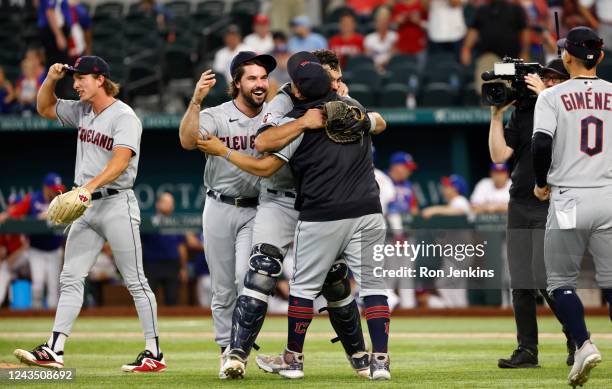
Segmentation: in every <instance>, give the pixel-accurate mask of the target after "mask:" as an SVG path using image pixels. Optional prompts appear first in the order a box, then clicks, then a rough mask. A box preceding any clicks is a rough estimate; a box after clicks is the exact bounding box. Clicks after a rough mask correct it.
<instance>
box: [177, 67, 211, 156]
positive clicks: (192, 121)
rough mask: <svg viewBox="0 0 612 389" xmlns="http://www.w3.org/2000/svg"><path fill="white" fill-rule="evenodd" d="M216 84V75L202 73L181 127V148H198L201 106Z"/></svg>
mask: <svg viewBox="0 0 612 389" xmlns="http://www.w3.org/2000/svg"><path fill="white" fill-rule="evenodd" d="M216 82H217V80H216V79H215V74H214V73H213V72H212V70H210V69H209V70H207V71H205V72H204V73H202V76H200V79H199V80H198V83H197V84H196V86H195V89H194V91H193V97H192V98H191V101H190V103H189V106H188V107H187V111H186V112H185V115H183V119H181V125H180V127H179V138H180V140H181V146H182V147H183V148H184V149H186V150H194V149H196V147H197V146H196V140H197V139H198V138H199V137H200V136H199V129H200V106H201V105H202V101H203V100H204V99H205V98H206V96H207V95H208V93H209V92H210V90H211V89H212V87H213V86H215V83H216Z"/></svg>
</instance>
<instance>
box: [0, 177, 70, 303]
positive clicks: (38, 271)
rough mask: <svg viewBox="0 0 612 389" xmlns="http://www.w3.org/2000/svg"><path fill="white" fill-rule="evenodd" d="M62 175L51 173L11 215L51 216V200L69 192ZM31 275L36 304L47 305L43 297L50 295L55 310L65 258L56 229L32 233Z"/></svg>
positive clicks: (30, 238) (12, 208)
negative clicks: (48, 211)
mask: <svg viewBox="0 0 612 389" xmlns="http://www.w3.org/2000/svg"><path fill="white" fill-rule="evenodd" d="M65 191H66V187H65V186H64V185H63V184H62V178H61V177H60V176H59V174H57V173H48V174H47V175H46V176H45V178H44V180H43V187H42V189H41V190H39V191H36V192H34V193H29V194H27V195H25V196H24V197H23V198H22V199H21V200H20V201H18V202H16V203H15V204H14V205H13V206H11V207H10V209H9V211H8V213H9V215H10V217H11V218H22V217H29V218H35V219H38V220H46V219H47V208H48V207H49V204H50V203H51V201H52V200H53V199H54V198H55V197H56V196H57V195H58V194H60V193H62V192H65ZM29 242H30V249H29V250H28V259H29V261H30V275H31V277H32V307H33V308H34V309H41V308H43V300H44V295H45V287H46V292H47V293H46V295H47V307H48V308H50V309H53V308H55V307H56V306H57V301H58V299H59V276H60V272H61V270H62V263H63V258H64V253H63V251H64V250H63V246H64V245H63V243H64V238H63V236H62V235H61V234H59V235H57V234H55V233H53V232H52V231H49V232H48V233H46V234H34V235H30V236H29Z"/></svg>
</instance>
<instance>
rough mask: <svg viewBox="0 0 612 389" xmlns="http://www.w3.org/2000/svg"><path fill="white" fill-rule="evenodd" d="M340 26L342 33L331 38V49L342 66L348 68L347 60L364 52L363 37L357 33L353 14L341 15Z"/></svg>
mask: <svg viewBox="0 0 612 389" xmlns="http://www.w3.org/2000/svg"><path fill="white" fill-rule="evenodd" d="M338 26H339V27H340V33H339V34H337V35H334V36H333V37H331V38H330V40H329V48H330V49H331V50H333V51H335V52H336V55H338V58H339V59H340V64H341V65H342V66H346V60H347V59H348V58H349V57H353V56H355V55H358V54H361V53H363V52H364V47H363V35H361V34H359V33H358V32H357V31H356V30H357V21H356V20H355V15H353V13H351V12H346V13H343V14H342V15H340V19H339V20H338Z"/></svg>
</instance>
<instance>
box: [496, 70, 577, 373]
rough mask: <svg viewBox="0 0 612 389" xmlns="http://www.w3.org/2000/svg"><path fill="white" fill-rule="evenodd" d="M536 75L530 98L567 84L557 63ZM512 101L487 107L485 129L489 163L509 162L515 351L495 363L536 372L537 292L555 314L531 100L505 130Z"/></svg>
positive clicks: (545, 205)
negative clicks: (536, 171)
mask: <svg viewBox="0 0 612 389" xmlns="http://www.w3.org/2000/svg"><path fill="white" fill-rule="evenodd" d="M540 74H541V78H540V77H539V76H538V75H536V74H529V75H527V76H525V82H526V84H527V86H528V88H529V89H530V90H532V91H533V92H534V93H535V94H539V93H540V92H542V91H543V90H544V89H546V88H550V87H552V86H555V85H557V84H559V83H561V82H563V81H565V80H567V79H569V74H568V73H567V71H566V70H565V68H564V67H563V61H562V60H560V59H555V60H553V61H551V62H550V63H549V64H548V66H547V67H545V68H543V69H542V70H541V71H540ZM515 102H516V101H513V102H512V103H510V104H508V105H505V106H502V107H496V106H492V107H491V126H490V129H489V152H490V153H491V159H492V160H493V162H494V163H505V162H506V161H507V160H508V159H510V157H514V167H513V169H512V176H511V177H512V186H511V187H510V203H509V205H508V233H507V239H508V245H507V246H508V252H507V254H508V265H509V270H510V286H511V288H512V305H513V308H514V319H515V321H516V330H517V340H518V348H517V349H516V350H515V351H514V352H513V353H512V356H511V357H510V358H508V359H500V360H499V361H498V366H499V367H500V368H529V367H538V324H537V319H536V299H537V297H538V289H540V293H541V294H542V296H543V297H544V298H545V299H546V301H547V302H548V305H549V306H550V307H551V309H552V311H553V312H554V313H555V315H556V312H555V305H554V301H552V300H551V299H550V297H549V296H548V294H547V293H546V269H545V267H544V230H545V227H546V216H547V214H548V202H542V201H539V200H538V199H537V198H536V197H535V196H534V195H533V183H534V182H535V174H534V171H533V165H532V161H531V159H532V157H531V137H532V135H533V114H534V109H535V99H534V101H533V104H527V106H526V105H525V104H517V108H516V109H515V110H514V112H513V113H512V116H511V117H510V121H509V122H508V124H507V125H506V127H505V128H504V125H503V118H504V112H506V111H507V110H508V108H510V106H512V105H514V103H515ZM558 318H559V317H558V316H557V319H558ZM563 332H564V333H565V336H566V337H567V351H568V357H567V361H566V362H567V364H568V366H571V365H573V363H574V350H575V347H574V342H573V341H572V340H571V339H570V337H569V335H568V332H567V331H565V329H564V330H563Z"/></svg>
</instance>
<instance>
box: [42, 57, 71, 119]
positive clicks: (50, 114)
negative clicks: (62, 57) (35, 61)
mask: <svg viewBox="0 0 612 389" xmlns="http://www.w3.org/2000/svg"><path fill="white" fill-rule="evenodd" d="M67 66H68V65H65V64H61V63H56V64H53V65H52V66H51V67H50V68H49V72H48V73H47V77H46V78H45V81H44V82H43V83H42V85H41V87H40V89H39V90H38V94H37V95H36V110H37V111H38V113H39V114H40V115H41V116H42V117H44V118H47V119H51V120H55V119H57V114H56V113H55V105H56V104H57V96H56V95H55V85H57V82H58V81H59V80H61V79H62V78H64V76H65V75H66V68H67Z"/></svg>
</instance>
